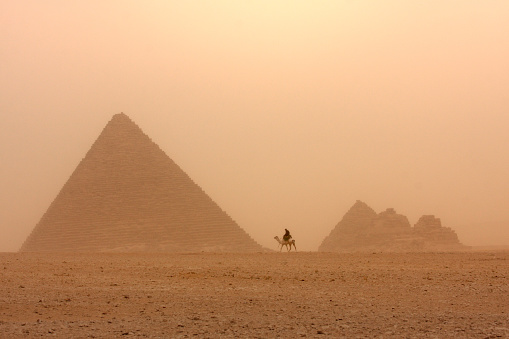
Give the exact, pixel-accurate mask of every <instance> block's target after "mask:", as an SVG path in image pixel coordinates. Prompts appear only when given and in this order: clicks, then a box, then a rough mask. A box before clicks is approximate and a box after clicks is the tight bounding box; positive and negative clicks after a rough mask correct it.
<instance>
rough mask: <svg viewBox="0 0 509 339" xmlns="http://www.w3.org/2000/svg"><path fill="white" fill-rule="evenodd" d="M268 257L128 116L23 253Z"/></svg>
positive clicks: (88, 158) (86, 161)
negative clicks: (188, 253) (192, 253)
mask: <svg viewBox="0 0 509 339" xmlns="http://www.w3.org/2000/svg"><path fill="white" fill-rule="evenodd" d="M215 250H217V251H262V250H263V248H262V247H261V246H260V245H259V244H258V243H256V242H255V241H254V240H253V239H252V238H251V237H250V236H249V235H248V234H247V233H246V232H245V231H244V230H243V229H242V228H241V227H240V226H239V225H238V224H237V223H236V222H235V221H234V220H233V219H232V218H231V217H230V216H229V215H228V214H227V213H226V212H225V211H224V210H222V209H221V208H220V207H219V206H218V205H217V204H216V203H215V202H214V201H213V200H212V199H211V198H210V197H209V196H208V195H207V194H206V193H205V192H204V191H203V189H202V188H201V187H200V186H198V185H197V184H196V183H195V182H194V181H193V180H192V179H191V178H190V177H189V176H188V175H187V174H186V173H185V172H184V171H183V170H182V169H181V168H180V167H179V166H178V165H177V164H176V163H175V162H174V161H173V160H171V159H170V158H169V157H168V156H167V155H166V154H165V153H164V151H162V149H161V148H160V147H159V146H157V145H156V144H155V143H154V142H153V141H152V140H151V139H150V138H149V137H148V136H147V135H145V134H144V133H143V132H142V130H141V129H140V128H139V127H138V126H137V125H136V124H135V123H134V122H132V121H131V119H130V118H129V117H128V116H127V115H125V114H123V113H121V114H116V115H114V116H113V118H112V119H111V120H110V122H109V123H108V124H107V125H106V126H105V128H104V129H103V131H102V133H101V134H100V135H99V137H98V138H97V140H96V141H95V142H94V143H93V145H92V147H91V148H90V150H89V151H88V152H87V154H86V155H85V157H84V158H83V159H82V160H81V162H80V163H79V164H78V166H77V167H76V169H75V171H74V172H73V173H72V175H71V176H70V177H69V179H68V180H67V182H66V183H65V185H64V186H63V187H62V189H61V190H60V192H59V194H58V195H57V196H56V198H55V199H54V201H53V202H52V203H51V205H50V206H49V208H48V210H47V211H46V213H44V215H43V216H42V218H41V220H40V221H39V223H38V224H37V225H36V226H35V228H34V230H33V231H32V233H31V234H30V235H29V236H28V238H27V239H26V240H25V242H24V243H23V245H22V247H21V249H20V251H22V252H25V251H26V252H39V251H54V252H58V251H70V252H75V251H215Z"/></svg>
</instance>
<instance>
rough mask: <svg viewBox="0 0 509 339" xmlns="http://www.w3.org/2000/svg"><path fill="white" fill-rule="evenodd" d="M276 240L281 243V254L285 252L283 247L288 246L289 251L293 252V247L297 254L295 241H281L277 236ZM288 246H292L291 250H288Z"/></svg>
mask: <svg viewBox="0 0 509 339" xmlns="http://www.w3.org/2000/svg"><path fill="white" fill-rule="evenodd" d="M274 239H276V241H277V242H278V243H279V245H281V248H280V249H279V252H281V251H282V250H283V246H286V249H287V251H288V252H290V251H291V250H292V245H293V247H294V248H295V252H297V247H296V246H295V240H293V239H290V240H281V239H279V237H278V236H277V235H276V236H275V237H274ZM288 246H290V248H288Z"/></svg>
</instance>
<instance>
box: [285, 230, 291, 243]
mask: <svg viewBox="0 0 509 339" xmlns="http://www.w3.org/2000/svg"><path fill="white" fill-rule="evenodd" d="M291 238H292V236H291V235H290V231H288V230H287V229H286V228H285V235H283V241H289V240H290V239H291Z"/></svg>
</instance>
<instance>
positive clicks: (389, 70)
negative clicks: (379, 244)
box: [0, 0, 509, 251]
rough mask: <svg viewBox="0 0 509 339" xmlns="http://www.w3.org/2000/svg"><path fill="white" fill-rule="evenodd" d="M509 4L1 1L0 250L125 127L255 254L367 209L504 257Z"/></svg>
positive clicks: (315, 235)
mask: <svg viewBox="0 0 509 339" xmlns="http://www.w3.org/2000/svg"><path fill="white" fill-rule="evenodd" d="M508 60H509V1H505V0H500V1H474V0H471V1H470V0H458V1H443V0H440V1H438V0H437V1H408V0H401V1H392V0H384V1H378V0H373V1H361V0H359V1H353V0H350V1H346V0H344V1H341V0H337V1H297V0H287V1H274V0H270V1H260V0H258V1H239V0H231V1H217V0H215V1H167V0H161V1H125V0H122V1H120V0H118V1H95V0H87V1H65V0H62V1H51V0H48V1H39V0H36V1H24V0H13V1H6V0H0V251H16V250H18V249H19V247H20V246H21V244H22V242H23V241H24V239H25V238H26V237H27V236H28V234H29V233H30V232H31V230H32V229H33V228H34V226H35V224H36V223H37V222H38V221H39V219H40V218H41V216H42V214H43V213H44V212H45V210H46V209H47V208H48V206H49V205H50V203H51V202H52V200H53V199H54V198H55V197H56V195H57V194H58V192H59V190H60V189H61V187H62V186H63V184H64V183H65V182H66V181H67V179H68V178H69V176H70V175H71V173H72V172H73V170H74V169H75V168H76V166H77V165H78V163H79V162H80V160H81V159H82V158H83V157H84V156H85V154H86V152H87V151H88V149H89V148H90V147H91V145H92V143H93V142H94V141H95V139H96V138H97V137H98V135H99V134H100V133H101V131H102V129H103V127H104V126H105V125H106V124H107V123H108V121H109V120H110V119H111V117H112V115H113V114H115V113H119V112H124V113H126V114H127V115H128V116H129V117H130V118H131V119H132V120H133V121H134V122H135V123H136V124H138V126H140V127H141V128H142V130H143V131H144V132H145V133H146V134H147V135H148V136H150V137H151V138H152V140H153V141H154V142H156V143H157V144H158V145H159V146H160V147H161V148H162V149H163V150H164V151H165V152H166V154H167V155H168V156H169V157H171V158H172V159H173V160H174V161H175V162H177V163H178V164H179V165H180V166H181V167H182V168H183V169H184V170H185V171H186V172H187V173H188V174H189V175H190V176H191V178H193V180H194V181H195V182H196V183H198V184H199V185H200V186H201V187H202V188H203V189H204V190H205V191H206V192H207V193H208V194H209V195H210V196H211V197H212V198H213V199H214V200H215V201H216V202H217V203H218V204H219V205H220V206H221V207H222V208H223V209H224V210H226V211H227V212H228V213H229V214H230V216H232V217H233V219H235V220H236V221H237V222H238V223H239V225H240V226H241V227H242V228H243V229H245V230H246V231H247V232H248V233H249V234H250V235H251V236H252V237H253V238H254V239H255V240H256V241H257V242H259V243H260V244H262V245H264V246H268V247H271V248H276V245H277V243H276V242H275V241H274V240H273V239H272V238H273V237H274V236H275V235H280V236H281V235H282V234H283V232H284V228H288V229H290V231H291V232H292V234H293V236H294V238H295V239H296V240H297V244H298V246H299V249H302V250H316V249H317V248H318V246H319V244H320V243H321V241H322V240H323V239H324V237H325V236H327V235H328V234H329V233H330V231H331V230H332V229H333V228H334V226H335V225H336V224H337V223H338V222H339V220H340V219H341V218H342V216H343V215H344V214H345V213H346V211H347V210H348V209H349V208H350V207H351V206H352V205H353V204H354V203H355V201H356V200H357V199H359V200H362V201H364V202H366V203H367V204H368V205H369V206H371V207H372V208H374V209H375V210H376V211H377V212H381V211H383V210H385V209H386V208H388V207H393V208H395V209H396V211H397V212H398V213H401V214H404V215H406V216H407V217H408V219H409V221H410V223H411V224H412V225H413V224H415V223H416V222H417V220H418V218H419V217H420V216H421V215H423V214H434V215H435V216H437V217H439V218H441V220H442V225H443V226H447V227H451V228H453V229H454V230H456V232H457V234H458V236H459V238H460V240H461V241H462V242H463V243H465V244H467V245H489V244H493V245H504V244H505V245H509V150H508V148H509V61H508Z"/></svg>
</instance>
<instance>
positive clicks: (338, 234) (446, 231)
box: [318, 200, 468, 252]
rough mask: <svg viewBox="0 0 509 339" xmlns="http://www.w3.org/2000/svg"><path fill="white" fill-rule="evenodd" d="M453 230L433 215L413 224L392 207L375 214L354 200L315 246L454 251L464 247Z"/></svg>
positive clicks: (325, 248)
mask: <svg viewBox="0 0 509 339" xmlns="http://www.w3.org/2000/svg"><path fill="white" fill-rule="evenodd" d="M466 249H468V247H467V246H464V245H462V244H461V243H460V242H459V239H458V236H457V235H456V233H455V232H454V231H453V230H452V229H450V228H448V227H442V224H441V222H440V219H438V218H435V217H434V216H433V215H425V216H422V217H421V218H420V219H419V221H418V222H417V224H415V226H414V227H412V226H411V225H410V223H409V222H408V219H407V217H405V216H404V215H401V214H397V213H396V211H395V210H394V209H392V208H388V209H387V210H385V211H383V212H381V213H379V214H377V213H376V212H375V211H374V210H373V209H372V208H371V207H369V206H368V205H366V204H365V203H364V202H362V201H360V200H357V202H356V203H355V204H354V205H353V206H352V207H351V208H350V210H349V211H348V212H347V213H346V214H345V216H344V217H343V219H342V220H341V221H340V222H339V223H338V224H337V225H336V227H335V228H334V229H333V230H332V231H331V233H330V234H329V235H328V236H327V237H326V238H325V239H324V240H323V242H322V244H321V245H320V247H319V248H318V251H321V252H350V251H352V252H353V251H453V250H466Z"/></svg>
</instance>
